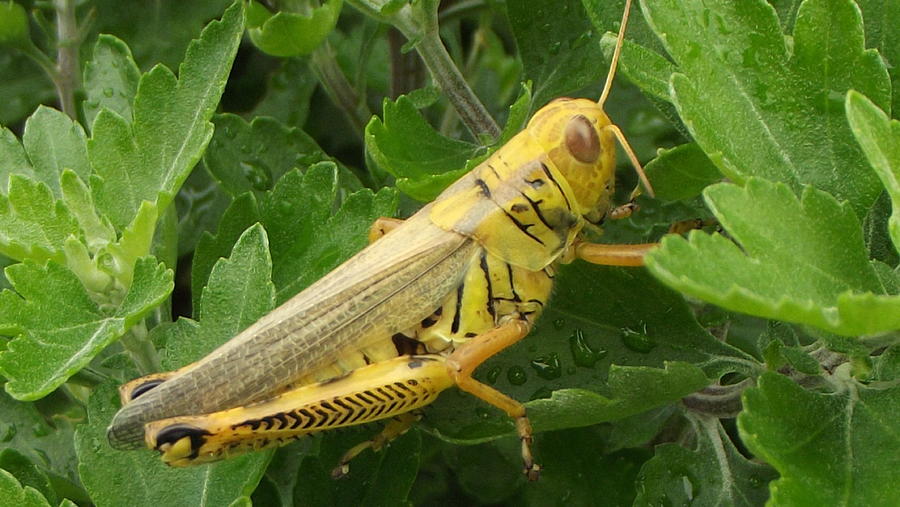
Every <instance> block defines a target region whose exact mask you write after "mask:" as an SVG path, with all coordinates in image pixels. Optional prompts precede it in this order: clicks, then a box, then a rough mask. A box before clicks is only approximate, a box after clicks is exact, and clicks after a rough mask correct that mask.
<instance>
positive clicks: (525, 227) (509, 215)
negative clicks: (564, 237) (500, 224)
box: [500, 207, 544, 246]
mask: <svg viewBox="0 0 900 507" xmlns="http://www.w3.org/2000/svg"><path fill="white" fill-rule="evenodd" d="M500 209H501V210H503V213H504V214H505V215H506V217H507V218H509V219H510V220H511V221H512V223H514V224H516V227H518V228H519V230H520V231H522V233H524V234H525V235H526V236H528V237H529V238H531V239H533V240H535V241H537V242H538V243H539V244H540V245H541V246H544V242H543V241H541V238H539V237H537V236H535V235H534V234H532V233H530V232H528V228H529V227H534V224H523V223H522V222H520V221H519V219H518V218H516V217H514V216H512V213H510V212H509V211H506V208H503V207H500Z"/></svg>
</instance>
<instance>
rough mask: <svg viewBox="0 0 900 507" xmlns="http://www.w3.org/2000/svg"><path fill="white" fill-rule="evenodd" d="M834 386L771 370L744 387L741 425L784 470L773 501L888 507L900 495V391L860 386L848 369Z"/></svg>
mask: <svg viewBox="0 0 900 507" xmlns="http://www.w3.org/2000/svg"><path fill="white" fill-rule="evenodd" d="M841 370H844V371H841ZM833 383H834V384H835V386H836V390H835V392H832V393H817V392H811V391H807V390H804V389H803V388H802V387H800V386H798V385H797V384H795V383H794V382H792V381H791V380H790V379H788V378H786V377H784V376H782V375H778V374H775V373H766V374H764V375H763V376H762V377H760V379H759V384H758V387H755V388H751V389H748V390H747V391H745V392H744V396H743V402H744V411H743V412H742V413H741V414H740V415H739V416H738V429H739V430H740V434H741V438H742V439H743V441H744V442H745V443H746V445H747V447H749V448H750V450H751V451H752V452H753V453H755V454H756V455H758V456H760V457H762V458H763V459H765V460H766V461H767V462H769V463H771V464H772V466H774V467H775V469H776V470H778V473H779V474H781V478H780V479H777V480H776V481H774V482H773V483H772V484H771V485H770V491H771V494H772V499H771V501H772V502H773V503H774V504H775V505H797V504H806V505H814V504H820V505H821V504H823V503H827V504H830V505H891V504H892V503H895V502H896V499H897V498H898V497H900V481H898V479H900V438H898V435H897V431H896V427H897V425H896V414H897V413H898V410H900V388H898V387H897V386H896V385H894V386H883V387H875V386H865V385H862V384H860V383H858V382H857V381H856V380H854V379H852V378H849V376H848V375H847V371H846V368H842V369H839V370H838V372H836V375H835V379H834V382H833Z"/></svg>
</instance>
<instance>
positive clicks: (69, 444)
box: [0, 392, 78, 481]
mask: <svg viewBox="0 0 900 507" xmlns="http://www.w3.org/2000/svg"><path fill="white" fill-rule="evenodd" d="M0 413H2V414H3V420H2V421H0V450H3V449H14V450H16V451H18V452H20V453H21V454H23V455H25V456H26V457H27V458H28V459H29V460H30V461H31V462H32V463H35V464H36V465H38V466H40V467H41V468H42V469H43V470H44V471H48V472H50V473H52V474H55V475H57V476H59V477H64V478H66V479H67V480H72V481H74V480H77V476H78V475H77V471H76V468H75V467H76V465H77V463H76V460H75V448H74V445H73V439H72V437H73V435H74V431H73V429H74V428H73V425H72V423H70V422H69V420H68V418H66V417H65V416H66V415H68V414H63V415H62V417H54V418H53V419H52V420H50V421H48V419H47V418H45V416H44V415H43V414H41V412H40V411H38V409H37V406H36V405H35V404H34V403H28V402H22V401H16V400H14V399H13V398H11V397H10V396H9V395H8V394H6V392H0Z"/></svg>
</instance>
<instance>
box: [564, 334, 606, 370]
mask: <svg viewBox="0 0 900 507" xmlns="http://www.w3.org/2000/svg"><path fill="white" fill-rule="evenodd" d="M569 349H570V350H571V351H572V359H573V360H574V361H575V364H576V365H578V366H582V367H584V368H593V367H594V365H595V364H597V361H599V360H601V359H603V358H604V357H606V351H605V350H594V349H593V348H592V347H591V345H590V344H589V343H588V342H587V340H586V339H585V338H584V332H582V331H581V330H580V329H576V330H575V332H574V333H573V334H572V336H570V337H569Z"/></svg>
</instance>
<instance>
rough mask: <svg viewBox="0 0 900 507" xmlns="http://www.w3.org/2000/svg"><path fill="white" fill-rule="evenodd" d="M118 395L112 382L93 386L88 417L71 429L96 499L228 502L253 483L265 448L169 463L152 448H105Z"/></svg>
mask: <svg viewBox="0 0 900 507" xmlns="http://www.w3.org/2000/svg"><path fill="white" fill-rule="evenodd" d="M118 398H119V396H118V393H117V391H116V386H115V385H112V384H101V385H99V386H97V387H96V388H95V389H94V390H93V392H92V393H91V398H90V400H89V402H88V422H87V424H82V425H81V426H79V427H78V430H77V431H76V434H75V445H76V449H77V451H78V459H79V465H78V470H79V475H80V476H81V480H82V482H83V483H84V486H85V488H86V489H87V490H88V492H89V493H90V495H91V500H92V501H93V502H94V503H95V504H96V505H99V506H106V505H110V506H113V505H121V504H122V502H123V499H127V500H128V503H129V505H135V506H148V507H152V506H162V505H165V506H172V507H177V506H185V507H188V506H197V505H228V504H229V503H231V502H232V501H233V500H234V499H236V498H239V497H241V496H245V495H249V494H250V493H251V492H252V491H253V490H254V489H255V488H256V485H257V484H258V483H259V480H260V478H261V477H262V474H263V471H264V470H265V466H266V464H267V463H268V461H269V457H270V456H271V453H268V452H262V453H253V454H249V455H246V456H240V457H237V458H235V459H231V460H227V461H223V462H220V463H215V464H212V465H207V466H202V467H193V468H170V467H167V466H166V465H164V464H163V463H162V461H160V460H159V457H158V456H157V455H156V453H151V452H148V451H118V450H115V449H113V448H111V447H110V446H109V443H108V442H107V440H106V428H107V426H108V425H109V422H110V421H111V420H112V417H113V415H114V414H115V413H116V410H118V406H119V402H118ZM173 485H177V487H173Z"/></svg>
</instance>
